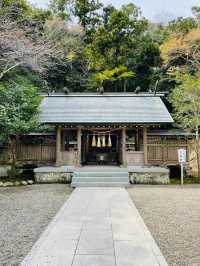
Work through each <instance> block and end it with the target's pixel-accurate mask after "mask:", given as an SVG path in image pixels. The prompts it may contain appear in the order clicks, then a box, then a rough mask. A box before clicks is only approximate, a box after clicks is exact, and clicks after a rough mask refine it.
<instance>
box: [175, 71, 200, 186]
mask: <svg viewBox="0 0 200 266" xmlns="http://www.w3.org/2000/svg"><path fill="white" fill-rule="evenodd" d="M177 80H178V81H179V85H177V86H176V88H175V89H174V90H173V91H172V93H171V95H170V102H171V103H172V106H173V107H174V117H175V120H176V122H177V125H178V126H180V127H181V128H182V129H186V130H187V131H188V132H189V133H195V136H196V138H195V141H194V149H195V152H196V158H197V168H198V177H199V182H200V138H199V133H200V73H198V74H196V75H195V76H191V75H190V74H182V73H178V74H177Z"/></svg>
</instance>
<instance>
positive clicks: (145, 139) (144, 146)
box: [143, 127, 148, 165]
mask: <svg viewBox="0 0 200 266" xmlns="http://www.w3.org/2000/svg"><path fill="white" fill-rule="evenodd" d="M143 150H144V165H147V164H148V156H147V153H148V150H147V128H146V127H143Z"/></svg>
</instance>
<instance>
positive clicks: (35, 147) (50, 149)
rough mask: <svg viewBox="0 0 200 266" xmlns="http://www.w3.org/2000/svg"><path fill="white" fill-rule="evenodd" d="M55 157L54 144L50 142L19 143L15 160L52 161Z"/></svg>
mask: <svg viewBox="0 0 200 266" xmlns="http://www.w3.org/2000/svg"><path fill="white" fill-rule="evenodd" d="M55 157H56V146H55V145H52V144H51V145H50V144H26V145H24V144H19V145H17V160H18V161H23V162H26V161H29V162H30V161H31V162H34V161H35V162H53V161H55V159H56V158H55Z"/></svg>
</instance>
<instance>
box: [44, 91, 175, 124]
mask: <svg viewBox="0 0 200 266" xmlns="http://www.w3.org/2000/svg"><path fill="white" fill-rule="evenodd" d="M171 122H173V119H172V117H171V115H170V114H169V112H168V110H167V108H166V107H165V105H164V103H163V101H162V100H161V98H160V97H159V96H157V95H156V96H154V95H152V94H148V95H144V94H141V95H140V94H102V95H101V94H86V93H85V94H68V95H55V94H54V95H50V96H46V97H44V99H43V101H42V104H41V123H71V124H76V123H86V124H87V123H171Z"/></svg>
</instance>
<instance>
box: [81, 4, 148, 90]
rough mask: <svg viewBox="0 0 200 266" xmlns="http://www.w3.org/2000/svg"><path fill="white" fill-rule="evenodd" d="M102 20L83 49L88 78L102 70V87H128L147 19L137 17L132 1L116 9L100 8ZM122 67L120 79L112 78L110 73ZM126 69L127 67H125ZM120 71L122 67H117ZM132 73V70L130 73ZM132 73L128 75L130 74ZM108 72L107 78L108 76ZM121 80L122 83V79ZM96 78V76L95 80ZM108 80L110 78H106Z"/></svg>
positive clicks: (141, 45) (116, 88) (138, 11)
mask: <svg viewBox="0 0 200 266" xmlns="http://www.w3.org/2000/svg"><path fill="white" fill-rule="evenodd" d="M102 19H103V20H102V22H101V23H100V25H99V26H98V27H97V28H96V31H95V33H94V34H93V38H92V42H91V43H90V44H89V45H88V46H87V47H86V48H85V50H84V58H85V61H86V65H87V67H88V69H89V70H90V72H91V77H92V79H91V81H94V88H95V86H96V82H95V77H97V79H99V75H101V74H103V76H104V77H105V75H104V74H105V73H107V74H109V75H107V77H106V79H105V81H104V80H103V84H102V85H103V86H104V89H105V90H107V88H108V89H110V87H111V86H112V87H113V90H120V89H121V90H122V88H123V89H124V91H126V90H127V86H128V81H129V80H132V78H133V75H134V70H133V66H135V63H136V61H137V59H138V56H139V55H140V52H141V47H143V43H142V41H143V40H144V39H143V40H142V38H143V37H144V32H145V30H146V29H147V21H146V19H144V18H141V17H140V10H139V9H138V8H137V7H136V6H135V5H133V4H129V5H126V6H123V7H122V8H121V9H116V8H115V7H113V6H108V7H105V8H104V9H103V13H102ZM117 69H123V79H121V78H120V79H115V81H113V76H112V75H110V73H112V72H115V70H117ZM125 69H126V71H125ZM120 71H121V70H120ZM131 73H132V74H131ZM130 74H131V75H130ZM109 76H110V80H109V79H107V78H108V77H109ZM122 80H123V83H122ZM96 81H98V80H96ZM109 81H110V82H109Z"/></svg>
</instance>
